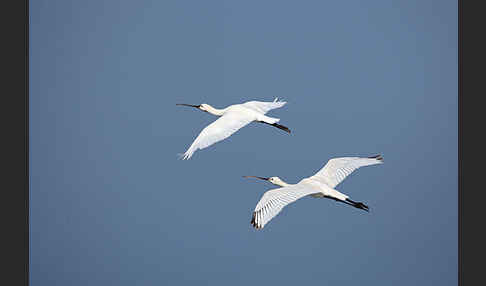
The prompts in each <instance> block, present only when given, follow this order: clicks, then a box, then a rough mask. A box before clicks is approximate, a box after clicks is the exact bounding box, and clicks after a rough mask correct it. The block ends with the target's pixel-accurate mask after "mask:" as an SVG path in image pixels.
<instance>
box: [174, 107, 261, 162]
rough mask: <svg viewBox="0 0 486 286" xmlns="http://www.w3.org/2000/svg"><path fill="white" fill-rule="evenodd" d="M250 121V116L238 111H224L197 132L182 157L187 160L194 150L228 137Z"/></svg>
mask: <svg viewBox="0 0 486 286" xmlns="http://www.w3.org/2000/svg"><path fill="white" fill-rule="evenodd" d="M252 121H253V119H252V118H249V117H247V116H245V115H242V114H239V113H235V112H228V113H225V114H224V115H223V116H221V117H220V118H218V119H217V120H216V121H214V122H213V123H211V124H209V125H208V126H206V127H205V128H204V129H203V130H202V131H201V133H199V135H198V136H197V138H196V139H195V140H194V142H192V144H191V146H190V147H189V149H187V151H186V152H185V153H184V154H183V155H182V159H183V160H188V159H189V158H191V156H192V154H193V153H194V152H196V150H198V149H203V148H206V147H208V146H211V145H213V144H214V143H216V142H219V141H221V140H224V139H226V138H228V137H229V136H231V134H233V133H235V132H236V131H238V130H239V129H241V128H243V127H244V126H245V125H247V124H249V123H250V122H252Z"/></svg>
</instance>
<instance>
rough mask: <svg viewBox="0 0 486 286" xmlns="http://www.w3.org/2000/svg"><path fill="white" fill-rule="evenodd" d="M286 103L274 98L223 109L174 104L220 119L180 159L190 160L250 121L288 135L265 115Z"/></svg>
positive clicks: (201, 134) (199, 136) (287, 130)
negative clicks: (199, 150)
mask: <svg viewBox="0 0 486 286" xmlns="http://www.w3.org/2000/svg"><path fill="white" fill-rule="evenodd" d="M286 103H287V102H285V101H279V100H278V98H275V100H274V101H273V102H262V101H248V102H245V103H243V104H234V105H230V106H228V107H226V108H223V109H217V108H214V107H212V106H211V105H209V104H206V103H203V104H201V105H191V104H176V105H183V106H190V107H195V108H197V109H199V110H202V111H205V112H209V113H211V114H213V115H216V116H220V118H218V119H217V120H216V121H214V122H213V123H211V124H209V125H208V126H206V127H205V128H204V129H203V130H202V131H201V133H199V135H198V136H197V138H196V139H195V140H194V142H192V144H191V146H190V147H189V149H187V151H186V152H185V153H184V154H183V155H182V159H183V160H188V159H190V158H191V157H192V154H194V152H196V151H197V150H198V149H204V148H206V147H209V146H211V145H213V144H214V143H216V142H219V141H221V140H224V139H226V138H228V137H229V136H231V135H232V134H233V133H235V132H236V131H238V130H239V129H241V128H243V127H244V126H246V125H248V124H249V123H250V122H252V121H256V122H260V123H266V124H269V125H272V126H274V127H277V128H280V129H282V130H284V131H286V132H288V133H290V129H288V128H287V127H285V126H283V125H280V124H277V122H279V121H280V119H279V118H273V117H268V116H266V115H265V114H266V113H267V112H268V111H270V110H272V109H275V108H280V107H282V106H284V105H285V104H286Z"/></svg>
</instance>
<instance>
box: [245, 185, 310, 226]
mask: <svg viewBox="0 0 486 286" xmlns="http://www.w3.org/2000/svg"><path fill="white" fill-rule="evenodd" d="M316 192H318V191H317V190H316V189H315V188H314V187H312V186H311V185H309V184H306V183H303V182H301V183H299V184H296V185H291V186H287V187H283V188H278V189H273V190H269V191H267V192H266V193H265V194H264V195H263V197H262V198H261V199H260V201H259V202H258V204H257V206H256V207H255V211H254V212H253V219H252V223H253V224H254V226H255V227H256V228H263V227H264V226H265V224H267V222H268V221H270V220H271V219H272V218H274V217H275V216H276V215H277V214H278V213H280V211H281V210H282V209H283V208H284V207H285V206H286V205H288V204H290V203H293V202H295V201H296V200H298V199H300V198H302V197H305V196H307V195H310V194H314V193H316Z"/></svg>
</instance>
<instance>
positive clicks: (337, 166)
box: [309, 155, 383, 188]
mask: <svg viewBox="0 0 486 286" xmlns="http://www.w3.org/2000/svg"><path fill="white" fill-rule="evenodd" d="M381 163H383V157H382V156H381V155H377V156H373V157H368V158H360V157H342V158H334V159H331V160H329V161H328V162H327V164H326V165H325V166H324V167H323V168H322V169H321V170H319V172H317V173H316V174H315V175H314V176H312V177H309V179H312V180H316V181H318V182H320V183H324V184H326V185H328V186H329V187H331V188H335V187H336V186H337V185H338V184H339V183H341V182H342V181H343V180H344V179H346V177H347V176H349V175H350V174H351V173H352V172H354V170H356V169H358V168H360V167H364V166H370V165H375V164H381Z"/></svg>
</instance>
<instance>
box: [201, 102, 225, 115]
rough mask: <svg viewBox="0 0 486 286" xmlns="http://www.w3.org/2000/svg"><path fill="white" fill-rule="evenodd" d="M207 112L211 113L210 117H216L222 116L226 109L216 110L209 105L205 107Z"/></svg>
mask: <svg viewBox="0 0 486 286" xmlns="http://www.w3.org/2000/svg"><path fill="white" fill-rule="evenodd" d="M206 109H207V112H209V113H211V114H212V115H216V116H221V115H223V114H224V112H225V111H226V108H223V109H217V108H214V107H212V106H211V105H209V104H208V106H207V108H206Z"/></svg>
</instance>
